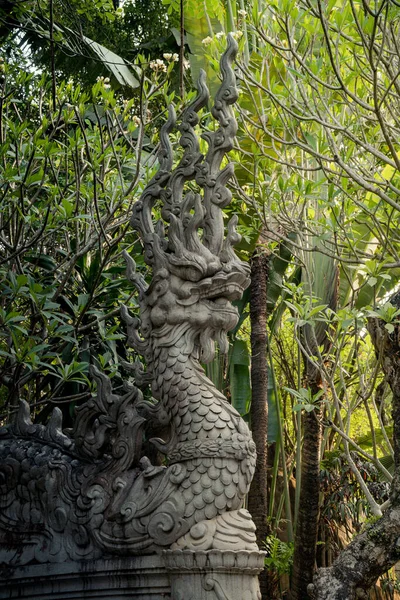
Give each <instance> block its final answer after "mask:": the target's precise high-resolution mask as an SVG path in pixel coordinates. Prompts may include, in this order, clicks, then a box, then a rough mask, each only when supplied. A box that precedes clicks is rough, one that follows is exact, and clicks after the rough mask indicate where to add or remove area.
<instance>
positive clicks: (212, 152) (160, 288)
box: [127, 35, 250, 362]
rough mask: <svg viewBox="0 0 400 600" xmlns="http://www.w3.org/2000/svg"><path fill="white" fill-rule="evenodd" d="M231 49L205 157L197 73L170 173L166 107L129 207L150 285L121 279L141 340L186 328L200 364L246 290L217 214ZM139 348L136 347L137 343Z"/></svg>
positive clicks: (222, 202)
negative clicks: (153, 163) (131, 285)
mask: <svg viewBox="0 0 400 600" xmlns="http://www.w3.org/2000/svg"><path fill="white" fill-rule="evenodd" d="M236 52H237V44H236V42H235V40H234V38H233V37H232V36H231V35H230V36H228V47H227V50H226V51H225V53H224V54H223V56H222V58H221V72H222V83H221V86H220V88H219V90H218V92H217V94H216V97H215V102H214V106H213V108H212V110H211V112H212V115H213V117H214V119H215V120H216V121H217V122H218V125H219V126H218V127H217V128H216V130H215V131H206V132H205V133H203V135H202V138H203V139H205V140H206V142H207V145H208V150H207V153H206V155H205V156H204V155H203V154H202V153H201V152H200V143H199V139H198V137H197V135H196V132H195V127H196V126H197V125H198V123H199V116H198V112H199V111H200V110H201V109H202V108H203V107H204V106H206V105H207V103H208V100H209V93H208V89H207V86H206V83H205V74H204V72H202V73H201V75H200V79H199V82H198V94H197V96H196V98H195V100H194V101H193V102H192V104H190V105H189V106H188V107H187V108H186V109H185V110H184V112H183V115H182V119H181V123H180V125H179V131H180V133H181V137H180V145H181V147H182V148H183V155H182V158H181V160H180V162H179V163H178V165H177V166H176V167H175V168H173V150H172V146H171V143H170V140H169V134H170V132H171V131H172V129H173V127H174V126H175V124H176V115H175V111H174V109H173V107H170V109H169V117H168V120H167V122H166V123H165V125H164V126H163V128H162V129H161V143H160V151H159V164H160V168H159V170H158V171H157V173H156V175H155V176H154V177H153V179H152V180H151V181H150V183H149V184H148V185H147V187H146V188H145V190H144V192H143V194H142V196H141V198H140V200H139V201H138V202H136V203H135V205H134V207H133V216H132V220H131V223H132V226H133V227H134V228H135V229H136V230H138V231H139V233H140V236H141V238H142V241H143V244H144V257H145V261H146V263H147V264H148V265H150V266H151V267H152V271H153V279H152V282H151V284H150V286H148V287H147V286H146V285H145V284H144V282H143V280H141V279H140V278H139V277H138V275H137V274H136V272H135V267H134V264H133V262H132V259H129V257H128V258H127V259H128V261H129V264H130V268H128V272H129V273H130V278H131V279H132V281H134V282H135V284H136V285H137V286H138V288H139V291H140V295H139V301H140V304H141V315H142V324H141V329H142V334H143V337H144V338H145V340H148V341H149V340H150V337H153V338H154V336H155V337H156V338H158V339H159V340H160V339H161V338H164V339H165V338H166V337H168V338H169V339H171V341H172V339H173V337H174V336H171V328H176V327H179V329H180V331H181V333H182V329H184V328H185V327H186V328H189V327H191V328H192V330H194V331H196V332H197V338H198V340H199V341H200V344H199V345H200V349H201V358H202V360H203V361H205V362H207V361H209V360H211V359H212V358H213V356H214V348H213V344H212V341H213V340H217V341H218V342H219V343H220V346H221V349H222V351H225V349H226V348H227V343H226V336H225V333H226V332H227V331H229V330H230V329H232V328H233V327H234V326H235V325H236V323H237V319H238V314H237V310H236V308H235V307H234V306H233V305H232V301H234V300H238V299H240V298H241V296H242V294H243V291H244V289H245V288H246V287H247V286H248V285H249V283H250V279H249V267H248V265H247V264H246V263H244V262H242V261H240V260H239V259H238V257H237V256H236V254H235V252H234V250H233V247H234V245H235V244H237V243H238V242H239V241H240V235H239V234H238V233H237V232H236V225H237V217H236V216H233V217H232V218H231V219H230V221H229V223H228V224H227V234H226V235H225V224H224V215H223V208H224V207H226V206H227V205H228V204H229V202H230V201H231V198H232V194H231V192H230V190H229V189H228V188H227V187H226V184H227V182H228V180H229V178H230V177H231V176H232V174H233V165H232V164H231V163H228V164H227V165H226V166H225V167H223V168H221V164H222V161H223V159H224V157H225V155H226V154H227V152H229V151H230V150H231V149H232V147H233V140H234V137H235V135H236V131H237V123H236V119H235V116H234V113H233V110H232V104H233V103H234V102H235V101H236V100H237V97H238V92H237V88H236V80H235V75H234V72H233V70H232V62H233V60H234V58H235V56H236ZM155 205H157V206H158V207H160V208H161V219H160V220H159V221H158V222H156V223H154V221H153V209H154V207H155ZM141 343H143V340H142V342H141Z"/></svg>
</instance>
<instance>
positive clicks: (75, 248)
mask: <svg viewBox="0 0 400 600" xmlns="http://www.w3.org/2000/svg"><path fill="white" fill-rule="evenodd" d="M3 73H4V76H5V81H4V84H3V94H4V98H5V100H4V101H3V104H2V112H1V124H0V126H1V136H2V140H1V141H2V144H1V147H0V161H1V171H0V190H1V197H0V214H1V217H0V290H1V304H0V324H1V327H0V382H1V386H2V387H1V391H0V398H1V402H2V411H3V418H5V417H6V416H7V417H12V415H13V412H14V411H15V408H16V406H17V404H18V401H19V399H20V398H25V399H26V400H27V401H28V402H30V403H31V404H32V408H33V411H34V412H35V413H36V414H37V418H38V419H45V418H46V417H47V415H48V412H49V403H50V405H51V404H59V405H61V406H62V407H63V409H64V412H65V413H66V415H67V416H68V415H69V405H70V404H71V403H74V402H80V401H83V400H84V399H86V398H88V397H90V393H91V383H90V381H89V380H88V370H89V364H91V363H94V364H97V365H100V366H101V367H102V369H103V371H105V372H106V373H108V374H109V375H110V376H111V377H114V378H115V384H116V385H117V386H119V385H121V384H122V380H123V379H124V378H126V375H123V367H122V361H123V360H124V359H126V358H127V350H126V349H125V347H124V344H123V340H124V339H125V332H124V329H123V327H121V324H120V319H119V306H120V303H121V302H129V303H131V304H132V303H134V298H132V296H133V294H134V290H133V288H132V285H131V284H130V283H128V282H127V281H126V279H125V278H124V271H125V264H124V260H123V258H122V255H121V253H122V250H124V249H127V250H128V251H129V250H132V249H133V251H134V253H135V254H139V257H138V258H137V263H138V266H139V268H140V267H141V265H143V259H142V257H141V256H140V245H139V243H138V240H137V238H136V235H135V234H134V233H133V232H132V230H131V229H130V227H129V226H128V223H129V213H130V207H131V205H132V202H133V201H134V199H135V198H136V197H138V195H139V194H140V192H141V190H142V189H143V186H144V184H145V180H146V176H147V175H151V174H152V172H153V170H154V168H155V167H156V165H155V157H154V151H153V148H154V147H155V144H156V142H157V138H156V134H154V133H153V127H152V124H151V121H150V122H149V129H150V132H151V133H150V135H149V136H147V133H146V130H147V127H146V126H145V123H146V121H147V120H148V119H149V114H148V109H147V108H146V107H148V106H149V103H151V102H152V101H154V100H157V101H159V102H161V103H162V102H163V97H164V94H165V85H164V84H165V82H166V80H165V78H164V79H160V78H159V79H158V80H157V82H156V83H154V84H153V82H152V80H151V79H148V78H145V84H144V85H143V87H142V89H141V94H142V106H143V111H144V114H143V113H142V114H140V113H139V115H138V114H135V107H134V102H133V100H129V101H128V100H125V99H124V98H123V97H121V96H117V95H116V94H114V93H113V91H112V90H111V89H110V86H109V84H108V83H107V80H105V79H100V80H99V81H98V82H97V83H96V84H95V85H94V86H92V87H91V88H89V89H88V90H85V91H84V90H82V88H81V87H80V86H79V85H74V84H73V83H72V82H66V81H62V82H60V85H59V87H58V88H57V90H56V107H55V109H54V108H53V101H52V85H51V81H50V80H49V78H48V77H46V76H44V75H43V76H40V75H35V74H33V73H27V72H23V71H21V70H20V69H19V66H18V65H14V64H12V63H3ZM158 99H159V100H158ZM144 144H146V149H144V147H143V145H144Z"/></svg>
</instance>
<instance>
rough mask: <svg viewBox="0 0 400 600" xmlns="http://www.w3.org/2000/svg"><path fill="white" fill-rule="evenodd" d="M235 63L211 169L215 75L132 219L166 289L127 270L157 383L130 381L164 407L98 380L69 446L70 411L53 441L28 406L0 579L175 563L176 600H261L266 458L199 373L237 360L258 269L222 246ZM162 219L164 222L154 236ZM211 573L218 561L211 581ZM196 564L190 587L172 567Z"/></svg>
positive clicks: (13, 455)
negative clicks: (157, 560) (64, 567)
mask: <svg viewBox="0 0 400 600" xmlns="http://www.w3.org/2000/svg"><path fill="white" fill-rule="evenodd" d="M236 51H237V45H236V42H235V41H234V39H233V38H232V37H231V36H230V38H229V44H228V49H227V51H226V52H225V54H224V56H223V57H222V60H221V71H222V75H223V80H222V84H221V87H220V89H219V91H218V92H217V95H216V98H215V103H214V107H213V108H212V114H213V116H214V118H215V119H216V121H217V122H218V125H219V126H218V128H217V129H216V131H213V132H210V131H207V132H205V133H204V134H203V137H204V138H205V140H206V141H207V144H208V152H207V154H206V156H203V155H202V154H201V152H200V145H199V140H198V138H197V136H196V133H195V129H194V128H195V126H196V125H197V124H198V123H199V117H198V114H197V113H198V111H199V110H200V109H201V108H202V107H204V106H206V104H207V103H208V90H207V87H206V85H205V80H204V74H202V76H201V78H200V81H199V93H198V96H197V98H196V99H195V100H194V102H193V103H192V104H191V105H190V106H188V107H187V108H186V109H185V111H184V113H183V116H182V122H181V124H180V126H179V129H180V132H181V134H182V135H181V139H180V144H181V146H182V148H183V149H184V152H183V156H182V158H181V160H180V162H179V163H178V165H177V166H176V167H175V168H174V169H173V168H172V167H173V152H172V147H171V144H170V140H169V133H170V132H171V130H172V128H173V127H174V126H175V120H176V119H175V113H174V110H173V108H170V111H169V118H168V121H167V122H166V124H165V125H164V127H163V128H162V130H161V149H160V153H159V163H160V168H159V170H158V172H157V173H156V175H155V176H154V178H153V179H152V181H151V182H150V183H149V185H148V186H147V187H146V188H145V190H144V192H143V194H142V197H141V199H140V201H138V202H136V203H135V205H134V208H133V216H132V221H131V223H132V226H133V227H134V228H135V229H137V230H138V232H139V233H140V236H141V239H142V241H143V245H144V256H145V260H146V262H147V264H148V265H149V266H150V267H151V269H152V281H151V283H150V285H147V284H146V283H145V281H144V279H143V278H142V277H141V276H140V275H139V274H138V273H137V272H136V265H135V263H134V261H133V260H132V258H130V257H129V255H127V254H126V260H127V265H128V269H127V272H128V276H129V278H130V279H131V281H132V282H133V283H134V284H135V285H136V287H137V289H138V292H139V305H140V315H141V319H140V321H139V320H138V319H137V318H136V317H132V316H131V315H130V314H129V311H128V309H127V308H126V307H122V310H121V316H122V318H123V319H124V321H125V323H126V326H127V331H128V344H129V345H131V346H132V347H133V348H135V349H136V351H137V352H139V353H141V354H142V355H143V356H144V359H145V363H146V372H145V373H143V372H141V371H140V369H138V368H137V367H132V371H134V372H135V374H136V383H137V385H138V386H140V385H142V384H145V383H149V382H151V389H152V394H153V401H151V402H148V401H146V402H145V401H144V400H143V397H142V394H141V392H140V391H139V389H138V388H137V387H133V388H130V387H128V386H127V387H126V390H125V393H124V394H123V395H122V396H120V395H117V394H114V393H113V390H112V387H111V382H110V380H109V379H108V378H107V377H106V376H105V375H104V374H102V373H100V372H99V371H97V370H96V369H95V368H93V369H92V371H91V373H92V376H93V378H94V379H95V380H96V382H97V396H96V397H94V398H92V399H91V400H90V401H88V402H87V403H86V404H84V405H83V406H81V407H79V408H78V409H77V414H76V424H75V427H74V430H73V431H72V434H71V436H67V435H65V434H64V433H63V432H62V423H61V413H60V412H59V411H57V410H56V411H55V412H54V413H53V416H52V418H51V420H50V422H49V424H48V425H47V427H43V426H41V425H33V424H32V423H31V421H30V418H29V408H28V406H27V405H25V404H21V409H20V413H19V415H18V419H17V422H16V424H15V425H13V426H11V427H5V428H2V429H0V459H1V464H0V470H1V471H2V472H3V478H4V479H3V485H2V487H1V489H0V509H1V512H0V546H1V549H0V563H1V562H2V563H3V564H4V563H6V564H8V565H9V566H11V565H13V566H14V567H16V568H18V569H20V567H21V566H22V565H28V564H31V563H43V564H44V565H46V566H45V567H43V568H42V569H43V572H44V573H47V572H48V569H49V568H50V567H49V566H48V563H63V562H64V561H66V562H67V563H68V561H76V562H77V564H79V565H82V561H87V564H88V565H89V563H90V564H92V563H91V561H93V560H94V559H98V560H100V559H103V558H105V557H108V556H110V555H120V556H124V557H126V556H135V555H137V554H139V553H141V554H143V553H149V554H151V553H154V552H160V551H161V550H162V549H167V548H170V547H171V548H173V549H172V550H171V551H170V552H169V553H168V552H167V553H164V558H165V560H166V564H167V568H168V572H169V573H170V575H171V584H172V594H173V598H174V600H177V599H178V598H181V597H182V593H184V594H185V593H186V592H188V590H189V589H190V586H194V587H193V589H194V590H196V591H194V592H193V593H194V594H197V596H196V595H195V596H192V597H193V598H196V600H202V599H203V598H204V600H206V599H207V600H208V599H210V600H211V598H214V597H215V595H216V597H217V598H231V597H232V598H234V597H236V598H239V597H238V596H237V595H236V596H233V595H232V594H234V592H235V590H236V591H237V590H240V594H243V595H242V596H240V598H241V600H245V599H246V600H247V599H248V600H257V598H258V584H257V577H256V575H257V573H258V572H259V570H260V569H261V568H262V562H263V553H260V552H259V551H258V549H257V546H256V544H255V535H254V524H253V523H252V521H251V517H250V515H249V513H247V511H244V510H242V509H241V507H242V504H243V500H244V498H245V495H246V493H247V492H248V489H249V486H250V482H251V479H252V476H253V473H254V467H255V458H256V456H255V445H254V442H253V440H252V438H251V434H250V431H249V429H248V427H247V425H246V423H245V422H244V421H243V419H242V418H241V417H240V415H239V414H238V412H237V411H236V410H235V409H234V408H233V407H232V406H231V405H230V404H229V403H228V402H227V400H226V398H225V397H224V396H223V395H222V394H221V392H219V391H218V390H217V389H216V388H215V386H214V385H213V383H212V382H211V381H210V380H209V379H208V378H207V377H206V375H205V372H204V370H203V368H202V367H201V364H200V363H201V362H209V361H211V360H212V359H213V357H214V349H215V342H217V343H218V344H219V346H220V349H221V351H226V350H227V347H228V344H227V338H226V333H227V332H228V331H229V330H230V329H232V328H233V327H234V326H235V325H236V323H237V320H238V313H237V310H236V308H235V307H234V306H233V305H232V301H233V300H237V299H239V298H240V297H241V295H242V293H243V290H244V289H245V288H246V287H247V286H248V285H249V267H248V265H247V264H245V263H243V262H241V261H240V260H239V259H238V258H237V256H236V255H235V253H234V251H233V246H234V244H235V243H237V242H238V241H239V240H240V236H239V235H238V234H237V232H236V230H235V225H236V221H237V219H236V217H233V218H232V219H231V220H230V222H229V223H228V233H227V235H226V237H224V221H223V212H222V208H223V207H225V206H226V205H227V204H228V203H229V202H230V200H231V193H230V191H229V190H228V189H227V187H226V183H227V181H228V179H229V177H230V176H231V175H232V172H233V167H232V165H231V164H228V165H226V166H225V167H224V168H222V169H221V164H222V161H223V159H224V157H225V154H226V153H227V152H228V151H229V150H230V149H231V148H232V146H233V139H234V136H235V134H236V130H237V124H236V121H235V117H234V114H233V110H232V104H233V103H234V102H235V101H236V99H237V89H236V87H235V76H234V73H233V70H232V66H231V65H232V61H233V58H234V56H235V54H236ZM189 182H190V187H188V185H187V184H188V183H189ZM156 203H158V206H160V207H161V215H162V220H160V221H158V222H157V223H154V220H153V208H154V205H155V204H156ZM165 228H168V236H166V235H165V232H164V229H165ZM146 421H148V422H153V424H156V425H161V426H163V427H164V428H165V427H169V430H170V435H169V439H166V440H165V439H153V440H151V441H152V443H153V444H154V446H155V447H156V448H157V449H158V450H159V451H161V452H163V453H164V454H165V455H166V458H167V466H154V465H152V464H151V462H150V460H149V459H148V458H147V457H145V456H143V455H142V451H141V441H142V428H143V425H144V423H145V422H146ZM199 552H200V554H198V553H199ZM204 552H206V554H205V555H204ZM182 557H183V558H182ZM196 557H197V558H196ZM197 559H198V560H200V561H202V560H206V562H205V564H204V567H202V568H201V569H200V570H199V566H198V563H196V560H197ZM182 560H184V561H186V562H185V564H186V567H185V569H186V570H185V573H186V575H185V581H186V583H184V584H183V583H182V584H181V582H179V581H178V579H177V578H176V569H175V567H174V561H175V562H176V561H178V562H179V561H182ZM88 561H89V562H88ZM187 561H188V562H187ZM196 565H197V566H196ZM79 568H81V567H79ZM88 568H91V567H88ZM177 568H178V567H177ZM179 568H181V567H179ZM193 569H194V570H193ZM95 570H96V569H95ZM94 579H96V577H95V576H94ZM46 585H47V583H46ZM52 585H53V584H52ZM54 585H56V584H54ZM182 586H183V587H182ZM185 590H186V592H185ZM224 590H226V591H224ZM54 593H56V592H54ZM57 593H60V594H61V593H62V592H61V591H60V592H57ZM224 594H225V595H224ZM54 597H60V598H61V597H63V598H64V597H65V598H67V597H69V596H61V595H60V596H54ZM85 597H86V596H85ZM89 597H90V596H89ZM110 597H112V596H110ZM146 597H147V596H146ZM148 597H149V598H152V596H151V595H149V596H148ZM185 598H188V596H185Z"/></svg>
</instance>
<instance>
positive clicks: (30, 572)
mask: <svg viewBox="0 0 400 600" xmlns="http://www.w3.org/2000/svg"><path fill="white" fill-rule="evenodd" d="M170 590H171V587H170V583H169V577H168V574H167V572H166V570H165V567H164V565H163V560H162V558H161V557H160V556H158V555H156V554H152V555H149V556H136V557H133V558H118V557H115V558H111V559H108V560H93V561H82V562H71V563H62V564H49V563H47V564H43V565H33V566H24V567H14V568H13V569H10V568H7V567H4V566H2V567H0V598H1V599H2V600H9V599H11V598H18V600H25V599H26V600H28V599H29V600H46V599H48V600H88V599H89V598H92V599H93V600H94V599H96V600H100V599H101V598H104V599H105V600H127V599H128V598H129V600H170V598H171V591H170Z"/></svg>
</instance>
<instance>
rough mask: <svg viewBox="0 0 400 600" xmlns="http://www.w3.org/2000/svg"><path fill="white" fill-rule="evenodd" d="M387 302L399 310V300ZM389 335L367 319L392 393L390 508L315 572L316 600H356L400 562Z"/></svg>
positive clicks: (392, 339)
mask: <svg viewBox="0 0 400 600" xmlns="http://www.w3.org/2000/svg"><path fill="white" fill-rule="evenodd" d="M397 296H398V294H396V296H394V297H393V298H392V299H391V303H392V304H394V305H396V306H397V307H398V308H399V307H400V297H397ZM394 325H395V328H394V331H393V332H392V333H389V332H388V330H387V329H386V328H385V323H384V322H383V321H382V320H380V319H370V321H369V324H368V330H369V332H370V335H371V338H372V342H373V344H374V346H375V349H376V353H377V355H378V356H379V357H380V358H381V361H382V368H383V371H384V373H385V375H386V378H387V381H388V383H389V385H390V387H391V390H392V393H393V400H392V417H393V449H394V465H395V466H394V477H393V482H392V487H391V495H390V500H391V506H390V508H388V509H387V510H386V512H385V513H384V515H383V517H381V518H380V519H379V520H378V521H377V522H376V523H374V524H373V525H370V526H369V527H368V528H367V529H366V531H364V532H363V533H361V534H360V535H358V536H357V537H356V538H355V539H354V540H353V541H352V542H351V543H350V544H349V545H348V546H347V548H345V549H344V550H343V552H341V553H340V555H339V557H338V558H337V559H336V561H335V562H334V563H333V565H332V567H330V568H328V569H319V570H318V572H317V574H316V576H315V578H314V582H313V584H312V585H311V586H310V589H309V592H312V597H313V598H315V599H316V600H359V599H364V598H365V599H367V598H368V590H369V589H370V588H371V587H372V586H373V585H374V583H375V582H376V580H377V579H378V577H379V576H380V575H383V574H384V573H386V572H387V571H388V569H390V568H391V567H392V566H393V565H394V564H395V563H396V562H398V561H399V560H400V324H399V323H396V324H394Z"/></svg>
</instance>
